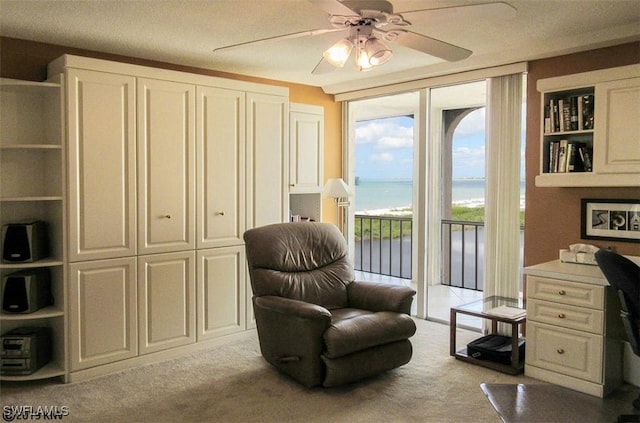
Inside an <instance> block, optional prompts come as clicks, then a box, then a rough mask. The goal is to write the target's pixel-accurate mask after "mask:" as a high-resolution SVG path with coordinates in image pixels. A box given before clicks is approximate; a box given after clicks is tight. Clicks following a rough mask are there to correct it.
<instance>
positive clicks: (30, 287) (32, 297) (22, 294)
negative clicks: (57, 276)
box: [2, 268, 53, 313]
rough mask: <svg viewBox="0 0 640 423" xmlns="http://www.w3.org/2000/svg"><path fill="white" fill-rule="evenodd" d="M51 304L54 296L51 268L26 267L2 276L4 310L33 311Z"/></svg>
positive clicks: (13, 311)
mask: <svg viewBox="0 0 640 423" xmlns="http://www.w3.org/2000/svg"><path fill="white" fill-rule="evenodd" d="M50 304H53V298H52V296H51V274H50V272H49V269H47V268H38V269H25V270H20V271H18V272H13V273H10V274H8V275H6V276H5V277H4V278H2V310H4V311H6V312H10V313H33V312H34V311H36V310H39V309H41V308H42V307H46V306H48V305H50Z"/></svg>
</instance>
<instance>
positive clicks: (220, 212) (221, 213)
mask: <svg viewBox="0 0 640 423" xmlns="http://www.w3.org/2000/svg"><path fill="white" fill-rule="evenodd" d="M216 216H224V212H223V211H219V212H216Z"/></svg>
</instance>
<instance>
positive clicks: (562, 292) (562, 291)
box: [558, 289, 567, 295]
mask: <svg viewBox="0 0 640 423" xmlns="http://www.w3.org/2000/svg"><path fill="white" fill-rule="evenodd" d="M566 293H567V292H566V291H565V290H564V289H561V290H560V291H558V295H564V294H566Z"/></svg>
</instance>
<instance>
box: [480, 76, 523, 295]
mask: <svg viewBox="0 0 640 423" xmlns="http://www.w3.org/2000/svg"><path fill="white" fill-rule="evenodd" d="M522 81H523V77H522V74H514V75H506V76H500V77H493V78H489V79H488V85H487V118H486V119H487V122H486V125H487V128H486V133H487V137H486V146H485V149H486V150H485V161H486V182H487V183H486V186H487V188H486V189H487V192H486V199H485V201H486V204H485V244H484V248H485V266H484V268H485V275H484V296H485V297H489V296H492V295H500V296H503V297H511V298H517V297H518V288H519V281H520V225H519V210H520V154H521V152H520V148H521V147H520V145H521V126H522V122H521V119H522Z"/></svg>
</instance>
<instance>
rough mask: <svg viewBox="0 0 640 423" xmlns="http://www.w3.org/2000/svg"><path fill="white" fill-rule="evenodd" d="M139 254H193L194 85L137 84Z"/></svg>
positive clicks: (144, 81)
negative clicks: (172, 252) (190, 251)
mask: <svg viewBox="0 0 640 423" xmlns="http://www.w3.org/2000/svg"><path fill="white" fill-rule="evenodd" d="M136 84H137V92H138V95H137V99H136V100H137V111H138V119H137V133H138V137H137V140H136V141H137V146H138V149H137V150H138V159H137V163H138V172H137V176H138V183H137V188H138V254H151V253H161V252H170V251H183V250H192V249H194V248H195V245H196V242H195V227H196V226H195V225H196V222H195V219H196V218H195V210H196V207H195V204H196V198H195V193H196V190H195V181H196V175H195V171H196V163H195V157H196V155H195V153H196V148H195V147H196V134H195V119H196V113H195V108H196V98H195V97H196V93H195V86H194V85H193V84H185V83H180V82H174V81H164V80H158V79H149V78H137V81H136Z"/></svg>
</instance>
